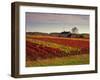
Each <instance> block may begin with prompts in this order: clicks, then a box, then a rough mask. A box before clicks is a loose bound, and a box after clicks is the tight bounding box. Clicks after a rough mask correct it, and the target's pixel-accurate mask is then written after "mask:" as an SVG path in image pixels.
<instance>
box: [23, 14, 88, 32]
mask: <svg viewBox="0 0 100 80" xmlns="http://www.w3.org/2000/svg"><path fill="white" fill-rule="evenodd" d="M25 17H26V32H43V33H52V32H62V31H71V29H72V28H73V27H77V28H78V30H79V33H89V15H79V14H78V15H77V14H55V13H34V12H26V15H25Z"/></svg>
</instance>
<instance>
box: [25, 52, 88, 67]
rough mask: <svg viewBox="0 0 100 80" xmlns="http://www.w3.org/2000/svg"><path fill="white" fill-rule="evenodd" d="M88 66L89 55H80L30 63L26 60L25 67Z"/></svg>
mask: <svg viewBox="0 0 100 80" xmlns="http://www.w3.org/2000/svg"><path fill="white" fill-rule="evenodd" d="M81 64H89V54H81V55H74V56H67V57H60V58H57V57H56V58H51V59H42V60H37V61H30V60H29V59H27V61H26V67H41V66H61V65H81Z"/></svg>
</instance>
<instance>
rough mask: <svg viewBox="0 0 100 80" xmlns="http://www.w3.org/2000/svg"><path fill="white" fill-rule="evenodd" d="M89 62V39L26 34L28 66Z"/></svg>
mask: <svg viewBox="0 0 100 80" xmlns="http://www.w3.org/2000/svg"><path fill="white" fill-rule="evenodd" d="M87 63H89V39H78V38H77V39H76V38H61V37H51V36H34V35H27V36H26V66H27V67H33V66H53V65H67V64H68V65H71V64H73V65H75V64H76V65H77V64H87Z"/></svg>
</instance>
